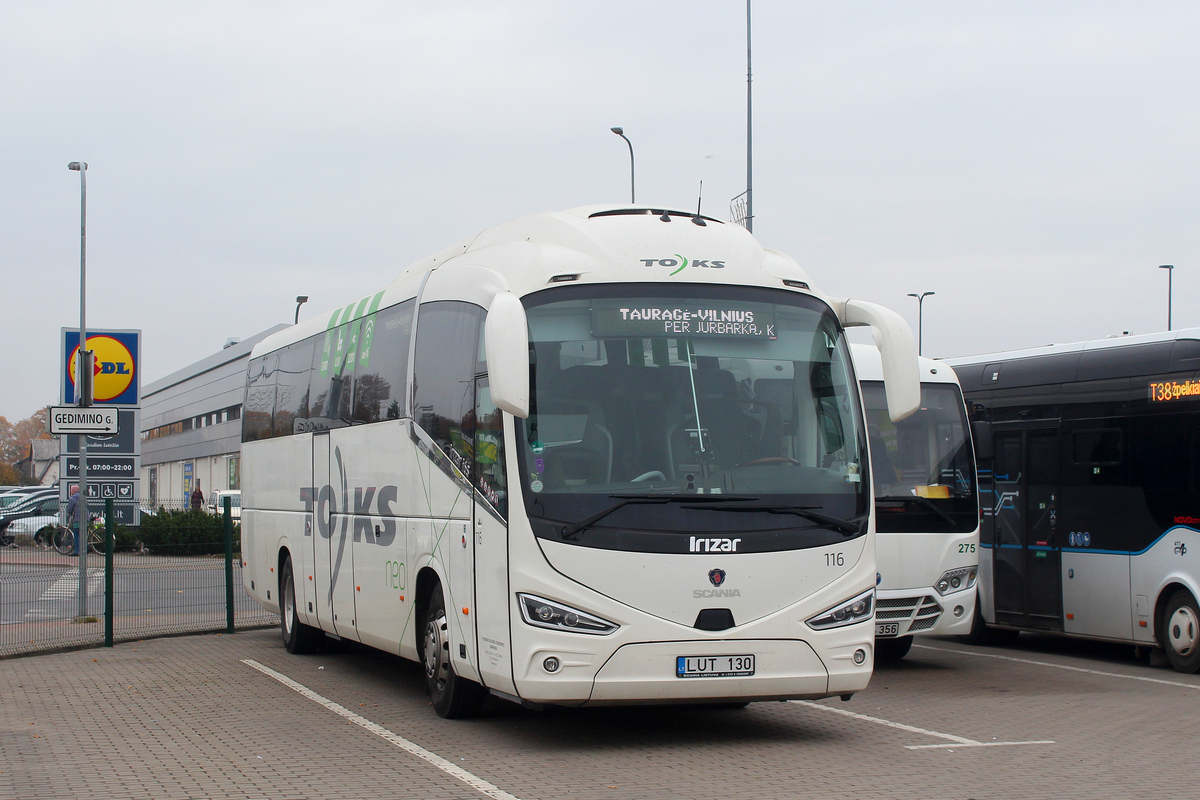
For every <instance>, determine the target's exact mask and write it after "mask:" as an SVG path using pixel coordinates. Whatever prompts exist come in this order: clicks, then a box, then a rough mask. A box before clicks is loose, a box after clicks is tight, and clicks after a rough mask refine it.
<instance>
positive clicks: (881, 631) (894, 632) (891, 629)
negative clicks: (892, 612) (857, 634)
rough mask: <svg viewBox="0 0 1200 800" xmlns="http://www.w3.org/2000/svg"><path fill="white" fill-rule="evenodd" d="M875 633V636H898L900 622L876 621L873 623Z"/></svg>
mask: <svg viewBox="0 0 1200 800" xmlns="http://www.w3.org/2000/svg"><path fill="white" fill-rule="evenodd" d="M875 635H876V636H899V635H900V623H899V622H877V623H875Z"/></svg>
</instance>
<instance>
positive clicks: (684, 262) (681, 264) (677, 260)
mask: <svg viewBox="0 0 1200 800" xmlns="http://www.w3.org/2000/svg"><path fill="white" fill-rule="evenodd" d="M641 261H642V263H643V264H645V265H646V266H647V267H668V268H673V269H674V270H675V271H674V272H672V273H671V275H678V274H679V273H681V272H683V271H684V270H685V269H687V268H688V267H701V268H705V269H725V262H724V261H714V260H712V259H711V258H697V259H695V260H694V261H689V260H688V258H687V256H683V255H680V254H679V253H676V254H675V257H674V258H643V259H642V260H641ZM668 277H670V276H668Z"/></svg>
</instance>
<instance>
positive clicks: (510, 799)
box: [242, 658, 520, 800]
mask: <svg viewBox="0 0 1200 800" xmlns="http://www.w3.org/2000/svg"><path fill="white" fill-rule="evenodd" d="M242 663H243V664H246V665H247V666H250V667H253V668H254V669H256V670H258V671H259V672H261V673H262V674H264V675H267V676H269V677H271V678H274V679H275V680H277V681H279V682H280V683H282V684H283V685H284V686H286V687H288V688H289V689H292V690H294V691H296V692H298V693H299V694H301V695H303V696H304V697H307V698H308V699H309V700H312V701H314V702H316V703H319V704H320V705H323V706H325V708H327V709H329V710H330V711H332V712H333V713H335V714H338V715H339V716H342V717H345V718H346V719H347V720H349V721H350V722H353V723H354V724H355V725H359V726H361V727H363V728H365V729H366V730H368V731H370V732H371V733H373V734H375V735H376V736H378V737H380V738H381V739H384V740H386V741H388V742H391V743H392V744H394V745H396V746H397V747H399V748H400V749H401V750H405V751H407V752H409V753H411V754H413V755H414V756H416V757H417V758H421V759H424V760H425V761H428V762H429V763H430V764H432V765H434V766H435V767H437V768H438V769H440V770H441V771H442V772H445V773H446V774H447V775H450V776H451V777H454V778H457V779H458V780H460V781H462V782H463V783H465V784H467V785H468V786H470V787H471V788H472V789H475V790H476V791H478V792H480V793H481V794H484V795H487V796H488V797H492V798H495V800H520V799H519V798H518V797H516V796H514V795H511V794H509V793H508V792H506V791H504V790H503V789H501V788H499V787H498V786H496V785H494V784H492V783H489V782H487V781H485V780H484V779H483V778H480V777H479V776H477V775H472V774H471V773H470V772H467V771H466V770H465V769H463V768H462V767H459V766H457V765H455V764H453V763H451V762H450V761H447V760H446V759H444V758H442V757H441V756H439V755H438V754H436V753H431V752H430V751H428V750H426V749H425V748H424V747H421V746H420V745H418V744H413V743H412V742H410V741H409V740H408V739H405V738H404V737H403V736H400V735H398V734H395V733H392V732H391V731H389V730H388V729H387V728H385V727H383V726H382V725H377V724H376V723H374V722H371V720H369V719H367V718H366V717H362V716H359V715H358V714H355V713H354V712H353V711H350V710H349V709H347V708H345V707H343V706H340V705H338V704H337V703H335V702H333V701H332V700H329V699H327V698H325V697H322V696H321V695H319V694H317V693H316V692H314V691H313V690H312V689H309V688H308V687H307V686H305V685H304V684H302V683H297V682H296V681H294V680H292V679H291V678H289V677H288V676H286V675H284V674H283V673H280V672H276V671H275V670H273V669H271V668H270V667H264V666H263V665H262V664H260V663H258V662H257V661H253V660H251V659H248V658H244V659H242Z"/></svg>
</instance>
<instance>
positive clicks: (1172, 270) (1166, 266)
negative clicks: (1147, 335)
mask: <svg viewBox="0 0 1200 800" xmlns="http://www.w3.org/2000/svg"><path fill="white" fill-rule="evenodd" d="M1158 268H1159V269H1165V270H1166V271H1167V330H1171V279H1172V278H1173V277H1174V276H1175V265H1174V264H1160V265H1159V267H1158Z"/></svg>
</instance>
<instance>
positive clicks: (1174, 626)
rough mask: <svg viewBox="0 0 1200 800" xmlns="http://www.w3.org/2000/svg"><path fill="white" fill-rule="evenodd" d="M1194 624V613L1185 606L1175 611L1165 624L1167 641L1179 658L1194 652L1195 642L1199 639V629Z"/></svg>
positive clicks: (1195, 621)
mask: <svg viewBox="0 0 1200 800" xmlns="http://www.w3.org/2000/svg"><path fill="white" fill-rule="evenodd" d="M1196 623H1197V620H1196V614H1195V612H1194V611H1193V610H1192V609H1190V608H1188V607H1187V606H1183V607H1182V608H1177V609H1175V613H1174V614H1172V615H1171V619H1170V620H1169V621H1168V622H1167V639H1168V640H1169V641H1170V643H1171V649H1172V650H1174V651H1175V652H1176V653H1178V654H1179V655H1181V656H1190V655H1191V654H1192V653H1193V652H1195V650H1196V643H1197V641H1196V640H1197V638H1198V637H1200V628H1198V627H1197V624H1196Z"/></svg>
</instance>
